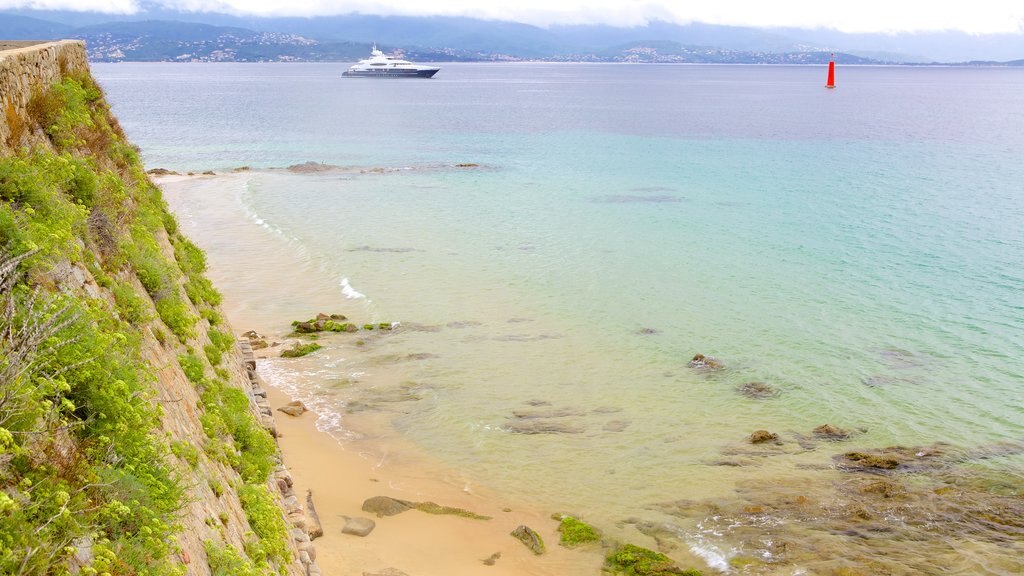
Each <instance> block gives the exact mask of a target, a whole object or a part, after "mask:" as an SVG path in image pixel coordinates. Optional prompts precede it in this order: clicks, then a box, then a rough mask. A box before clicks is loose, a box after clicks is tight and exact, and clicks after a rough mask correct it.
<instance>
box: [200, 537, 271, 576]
mask: <svg viewBox="0 0 1024 576" xmlns="http://www.w3.org/2000/svg"><path fill="white" fill-rule="evenodd" d="M204 546H205V547H206V563H207V565H208V566H209V567H210V574H212V576H267V574H268V573H267V571H266V570H265V569H263V568H261V567H258V566H256V565H254V564H253V562H252V561H251V560H249V559H248V558H245V557H243V556H242V555H241V554H239V553H238V550H236V549H235V547H234V546H232V545H230V544H224V545H223V546H219V545H217V544H214V543H213V542H211V541H210V540H207V541H206V542H204Z"/></svg>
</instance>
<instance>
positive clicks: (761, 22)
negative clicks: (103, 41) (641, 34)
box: [0, 0, 1024, 34]
mask: <svg viewBox="0 0 1024 576" xmlns="http://www.w3.org/2000/svg"><path fill="white" fill-rule="evenodd" d="M155 3H157V4H161V5H163V6H165V7H168V8H177V9H181V10H188V11H198V12H227V13H233V14H256V15H264V16H317V15H330V14H347V13H351V12H361V13H364V14H401V15H412V16H421V15H446V16H471V17H475V18H486V19H500V20H514V21H518V22H526V23H529V24H536V25H540V26H546V25H549V24H614V25H621V26H630V25H640V24H643V23H645V22H646V21H648V20H666V21H672V22H678V23H687V22H694V21H696V22H706V23H711V24H731V25H737V26H759V27H782V26H794V27H801V28H818V27H825V28H835V29H838V30H842V31H843V32H901V31H932V30H961V31H964V32H968V33H972V34H991V33H1016V34H1024V0H973V1H968V0H931V1H929V2H924V1H921V0H845V1H844V0H349V1H339V0H155ZM5 8H36V9H43V10H48V9H62V10H97V11H103V12H112V13H113V12H119V13H126V12H135V11H137V10H138V9H139V2H138V0H0V9H5Z"/></svg>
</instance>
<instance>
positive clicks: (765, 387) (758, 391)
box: [736, 382, 779, 400]
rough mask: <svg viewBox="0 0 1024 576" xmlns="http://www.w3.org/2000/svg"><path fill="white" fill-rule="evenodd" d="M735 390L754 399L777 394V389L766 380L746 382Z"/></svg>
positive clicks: (766, 397)
mask: <svg viewBox="0 0 1024 576" xmlns="http://www.w3.org/2000/svg"><path fill="white" fill-rule="evenodd" d="M736 391H737V392H738V393H740V394H742V395H744V396H746V397H747V398H753V399H755V400H766V399H768V398H773V397H775V396H778V395H779V391H778V390H776V389H775V387H774V386H772V385H771V384H768V383H767V382H747V383H746V384H741V385H740V386H739V387H738V388H736Z"/></svg>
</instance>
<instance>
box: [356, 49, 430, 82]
mask: <svg viewBox="0 0 1024 576" xmlns="http://www.w3.org/2000/svg"><path fill="white" fill-rule="evenodd" d="M438 70H440V68H435V67H431V66H417V65H416V64H413V63H412V62H409V61H408V60H402V59H401V58H395V57H393V56H385V55H384V53H383V52H381V51H380V50H378V49H377V45H376V44H374V45H373V51H372V52H370V57H369V58H367V59H366V60H360V61H359V62H358V63H357V64H353V65H352V67H351V68H349V69H348V70H345V71H344V72H342V73H341V75H342V76H356V77H360V78H430V77H431V76H433V75H434V74H437V71H438Z"/></svg>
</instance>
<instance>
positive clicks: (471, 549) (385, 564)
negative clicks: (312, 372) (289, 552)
mask: <svg viewBox="0 0 1024 576" xmlns="http://www.w3.org/2000/svg"><path fill="white" fill-rule="evenodd" d="M258 371H259V367H258V364H257V372H258ZM264 382H265V383H266V384H267V386H266V387H265V388H264V389H265V390H266V391H267V400H268V402H269V403H270V406H271V408H272V409H273V410H274V412H275V413H274V421H275V423H276V426H277V431H278V433H279V437H278V439H277V441H278V445H279V446H280V448H281V453H282V457H283V460H284V466H285V468H286V469H287V470H288V472H289V473H290V474H291V476H292V478H293V480H294V489H295V493H296V494H297V495H298V496H299V498H300V501H301V500H302V499H303V497H304V496H305V495H306V494H307V490H312V494H313V503H314V506H315V508H316V511H317V514H318V515H319V518H320V522H321V525H322V526H323V530H324V535H323V536H322V537H320V538H317V539H316V540H314V545H315V546H316V550H317V558H316V560H317V563H318V564H319V566H320V569H321V570H322V571H323V573H324V574H328V575H329V574H388V572H387V570H388V569H391V570H399V571H401V573H407V574H410V575H415V576H421V575H429V574H438V575H451V576H458V575H467V576H469V575H475V574H479V573H480V570H481V569H482V568H483V569H486V570H487V571H488V572H487V573H488V574H493V575H495V576H500V575H510V576H511V575H516V574H535V575H538V576H547V575H551V576H555V575H572V574H581V575H582V574H596V573H599V571H600V567H601V565H602V563H603V561H604V557H603V552H602V548H601V547H600V546H599V545H596V544H595V545H591V546H588V547H582V548H578V549H571V550H570V549H567V548H564V547H562V546H560V545H559V544H558V540H559V534H558V532H557V527H558V522H557V521H555V520H553V519H552V518H551V517H550V515H551V513H552V512H545V511H537V510H530V509H527V508H519V507H517V506H514V505H509V504H508V503H505V502H503V501H502V500H501V498H500V496H497V495H494V494H490V493H489V492H487V491H486V489H482V490H474V491H470V490H469V489H468V488H460V487H458V486H456V485H453V484H452V483H449V482H446V481H444V479H443V478H444V470H443V469H442V467H441V466H440V465H436V464H434V463H429V462H426V461H425V458H424V456H423V455H422V454H415V453H414V454H411V456H412V457H413V459H414V460H415V459H420V458H424V460H422V461H421V464H420V465H415V464H414V465H413V467H409V465H408V464H405V463H396V462H395V458H393V456H394V455H395V453H394V452H393V451H394V450H395V449H396V448H397V449H399V450H400V452H399V454H408V452H406V450H409V449H411V448H412V447H410V446H402V445H400V444H401V443H400V442H390V441H388V443H387V444H386V445H380V444H377V443H376V442H375V441H374V440H354V441H350V442H347V443H345V444H343V443H341V442H339V441H338V440H335V439H334V438H332V437H331V436H330V435H329V434H327V433H326V432H321V431H320V430H318V429H317V428H316V414H315V412H313V411H309V412H307V413H306V414H303V415H301V416H297V417H293V416H289V415H286V414H283V413H280V412H279V411H278V410H277V409H278V408H280V407H281V406H284V405H285V404H287V403H288V402H290V401H292V398H291V397H290V396H289V395H287V394H286V393H285V392H284V391H282V390H280V389H278V388H276V387H275V386H274V384H273V383H272V382H267V381H265V380H264ZM424 464H425V466H424ZM374 496H389V497H392V498H397V499H402V500H411V501H416V502H424V501H430V502H435V503H437V504H440V505H442V506H452V507H456V508H462V509H465V510H468V511H470V512H473V513H476V514H480V515H484V516H490V517H491V519H490V520H477V519H472V518H463V517H459V516H454V515H434V514H427V513H423V512H420V511H418V510H410V511H407V512H405V513H402V514H399V515H397V516H390V517H385V518H377V517H376V516H375V515H374V514H372V513H367V512H363V511H362V510H361V507H362V503H363V502H364V501H365V500H366V499H368V498H371V497H374ZM345 516H349V517H364V518H370V519H371V520H373V521H374V522H375V524H376V526H375V528H374V530H373V531H372V532H371V533H370V534H369V535H368V536H366V537H358V536H352V535H347V534H343V533H342V527H343V526H344V525H345V519H344V517H345ZM520 525H526V526H529V527H531V528H532V529H534V530H535V531H537V533H538V534H540V535H541V537H542V538H543V539H544V542H545V544H546V545H547V552H546V553H545V554H544V555H541V556H537V555H534V554H533V553H532V552H531V551H530V550H529V549H527V548H526V546H524V545H523V544H521V543H520V542H518V541H517V540H516V539H515V538H514V537H512V536H511V532H512V531H513V530H514V529H515V528H516V527H517V526H520ZM496 553H500V558H498V560H497V561H496V562H495V563H494V564H493V565H485V564H484V563H483V561H484V560H486V559H488V558H490V557H492V555H494V554H496ZM394 574H396V575H397V574H399V572H394Z"/></svg>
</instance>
